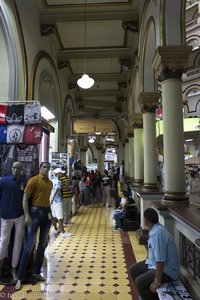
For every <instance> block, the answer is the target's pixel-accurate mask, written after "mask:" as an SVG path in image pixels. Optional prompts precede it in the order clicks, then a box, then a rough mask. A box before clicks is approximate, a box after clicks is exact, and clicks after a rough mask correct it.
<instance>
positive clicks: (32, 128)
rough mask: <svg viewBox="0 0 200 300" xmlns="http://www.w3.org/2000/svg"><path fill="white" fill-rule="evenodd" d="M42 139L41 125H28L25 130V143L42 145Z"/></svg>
mask: <svg viewBox="0 0 200 300" xmlns="http://www.w3.org/2000/svg"><path fill="white" fill-rule="evenodd" d="M41 139H42V126H41V125H27V126H25V128H24V135H23V143H24V144H27V145H35V144H40V142H41Z"/></svg>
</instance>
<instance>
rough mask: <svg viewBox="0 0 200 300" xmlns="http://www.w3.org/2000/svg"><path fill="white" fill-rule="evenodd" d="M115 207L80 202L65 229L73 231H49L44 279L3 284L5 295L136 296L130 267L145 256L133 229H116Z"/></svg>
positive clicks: (68, 299) (118, 299) (55, 298)
mask: <svg viewBox="0 0 200 300" xmlns="http://www.w3.org/2000/svg"><path fill="white" fill-rule="evenodd" d="M112 211H113V208H108V209H106V208H105V207H97V206H90V207H87V208H85V207H81V208H80V210H79V213H78V215H76V216H74V217H73V219H72V221H73V222H74V224H72V225H68V226H67V230H68V231H70V232H71V233H72V234H73V235H72V237H67V238H65V239H64V238H62V237H61V236H60V235H58V236H57V237H56V238H54V237H53V235H51V240H50V244H49V246H48V248H47V250H46V257H47V266H46V267H45V266H44V271H43V275H44V276H45V277H46V278H47V280H46V282H45V283H41V284H36V285H28V284H27V285H23V287H22V289H21V290H20V291H17V292H16V291H15V288H14V286H12V287H4V286H0V298H2V299H10V298H12V299H18V300H20V299H34V300H37V299H51V300H59V299H65V300H75V299H77V300H84V299H85V300H89V299H92V300H138V295H137V291H136V290H135V287H134V284H133V283H132V281H131V280H130V278H129V275H128V272H127V268H128V266H129V265H130V264H131V263H132V262H134V261H135V259H136V260H141V259H144V258H145V257H146V249H145V247H144V246H140V245H138V242H137V239H136V236H135V233H134V232H128V233H127V232H118V231H113V230H112V227H113V225H114V223H113V220H112Z"/></svg>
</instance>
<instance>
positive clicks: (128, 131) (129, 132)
mask: <svg viewBox="0 0 200 300" xmlns="http://www.w3.org/2000/svg"><path fill="white" fill-rule="evenodd" d="M126 137H127V138H130V137H134V131H133V127H132V126H131V125H128V126H127V127H126Z"/></svg>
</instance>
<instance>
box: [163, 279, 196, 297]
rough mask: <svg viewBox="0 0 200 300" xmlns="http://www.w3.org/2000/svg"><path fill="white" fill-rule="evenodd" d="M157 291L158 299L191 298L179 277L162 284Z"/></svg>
mask: <svg viewBox="0 0 200 300" xmlns="http://www.w3.org/2000/svg"><path fill="white" fill-rule="evenodd" d="M157 293H158V298H159V299H160V300H186V299H187V300H193V298H192V297H191V296H190V294H189V292H188V291H187V289H186V287H185V286H184V284H183V283H182V281H181V280H180V279H178V280H175V281H171V282H168V283H164V284H162V285H161V286H160V287H159V288H158V289H157Z"/></svg>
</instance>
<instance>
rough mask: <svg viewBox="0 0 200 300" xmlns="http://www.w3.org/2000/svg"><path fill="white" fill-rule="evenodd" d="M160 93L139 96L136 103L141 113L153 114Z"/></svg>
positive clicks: (145, 93) (147, 93) (144, 93)
mask: <svg viewBox="0 0 200 300" xmlns="http://www.w3.org/2000/svg"><path fill="white" fill-rule="evenodd" d="M159 98H160V92H143V93H140V94H139V97H138V103H139V104H140V107H141V110H142V113H147V112H153V113H155V111H156V108H157V107H158V103H159Z"/></svg>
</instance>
